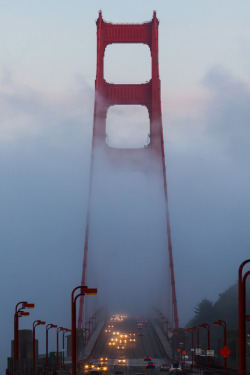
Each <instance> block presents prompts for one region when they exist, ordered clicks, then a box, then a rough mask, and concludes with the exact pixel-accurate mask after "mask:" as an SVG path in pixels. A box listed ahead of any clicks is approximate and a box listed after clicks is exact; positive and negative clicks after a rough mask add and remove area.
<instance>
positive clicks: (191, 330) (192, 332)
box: [185, 327, 194, 367]
mask: <svg viewBox="0 0 250 375" xmlns="http://www.w3.org/2000/svg"><path fill="white" fill-rule="evenodd" d="M185 332H191V334H192V344H191V352H192V367H193V365H194V327H192V328H187V329H185Z"/></svg>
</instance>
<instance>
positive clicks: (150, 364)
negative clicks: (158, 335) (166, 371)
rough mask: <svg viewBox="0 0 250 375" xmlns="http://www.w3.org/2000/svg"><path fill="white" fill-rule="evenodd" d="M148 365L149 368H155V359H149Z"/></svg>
mask: <svg viewBox="0 0 250 375" xmlns="http://www.w3.org/2000/svg"><path fill="white" fill-rule="evenodd" d="M146 367H147V368H155V363H154V362H153V361H149V362H148V363H147V364H146Z"/></svg>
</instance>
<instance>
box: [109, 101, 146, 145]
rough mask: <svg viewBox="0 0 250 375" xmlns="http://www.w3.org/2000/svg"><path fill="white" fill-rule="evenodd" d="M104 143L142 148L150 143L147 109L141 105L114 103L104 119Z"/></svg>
mask: <svg viewBox="0 0 250 375" xmlns="http://www.w3.org/2000/svg"><path fill="white" fill-rule="evenodd" d="M106 143H107V145H108V146H109V147H113V148H135V149H136V148H144V147H145V146H148V144H149V143H150V121H149V115H148V110H147V108H146V107H144V106H142V105H114V106H111V107H109V109H108V113H107V119H106Z"/></svg>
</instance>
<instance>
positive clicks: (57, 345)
mask: <svg viewBox="0 0 250 375" xmlns="http://www.w3.org/2000/svg"><path fill="white" fill-rule="evenodd" d="M64 329H65V328H63V327H58V328H57V330H56V365H57V366H58V364H59V343H58V335H59V332H60V331H63V330H64Z"/></svg>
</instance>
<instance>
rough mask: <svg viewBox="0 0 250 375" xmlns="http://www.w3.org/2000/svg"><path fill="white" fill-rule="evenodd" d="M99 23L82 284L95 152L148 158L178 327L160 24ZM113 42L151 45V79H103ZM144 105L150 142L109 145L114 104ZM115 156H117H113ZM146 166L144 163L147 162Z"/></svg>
mask: <svg viewBox="0 0 250 375" xmlns="http://www.w3.org/2000/svg"><path fill="white" fill-rule="evenodd" d="M96 24H97V69H96V81H95V109H94V125H93V139H92V158H91V175H90V187H89V200H88V209H87V224H86V230H85V244H84V259H83V271H82V281H81V285H85V284H86V268H87V255H88V235H89V222H90V200H91V189H92V175H93V160H94V153H95V149H96V148H97V144H98V146H100V145H102V148H103V149H104V150H105V154H106V157H107V159H108V160H109V158H110V162H112V163H117V162H119V163H122V162H123V161H124V163H126V164H129V163H131V165H133V166H134V165H135V164H138V166H140V165H141V164H142V163H143V159H144V160H145V156H146V155H150V157H151V158H154V159H155V160H156V162H157V163H156V164H157V166H158V168H159V173H160V175H161V176H162V178H163V186H164V193H165V202H166V221H167V228H166V229H167V235H168V252H169V264H170V278H171V293H172V308H173V309H172V311H173V316H174V326H175V328H178V326H179V321H178V312H177V300H176V291H175V277H174V264H173V253H172V242H171V230H170V219H169V208H168V194H167V180H166V166H165V153H164V141H163V132H162V118H161V98H160V78H159V64H158V25H159V21H158V19H157V17H156V12H154V13H153V18H152V20H151V21H150V22H145V23H142V24H112V23H108V22H105V21H104V20H103V18H102V13H101V11H100V12H99V17H98V19H97V21H96ZM112 43H144V44H146V45H148V46H149V48H150V52H151V58H152V75H151V80H150V81H149V82H147V83H142V84H111V83H108V82H106V81H105V79H104V53H105V48H106V47H107V45H109V44H112ZM118 104H122V105H128V104H130V105H131V104H134V105H143V106H145V107H146V108H147V110H148V114H149V119H150V143H149V144H148V145H147V146H145V147H144V148H140V149H115V148H111V147H109V146H108V145H107V143H106V117H107V111H108V108H109V107H110V106H111V105H118ZM114 156H115V157H114ZM144 167H145V163H144ZM83 298H84V297H81V299H80V309H79V317H78V328H82V315H83V303H84V299H83Z"/></svg>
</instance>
